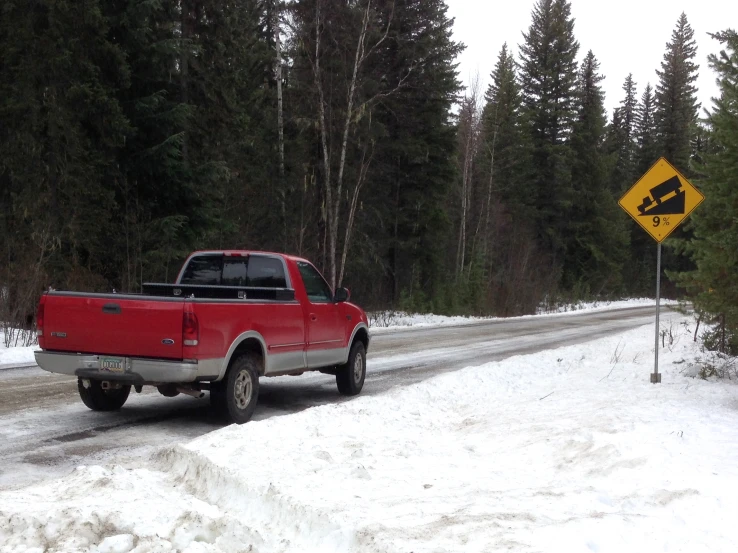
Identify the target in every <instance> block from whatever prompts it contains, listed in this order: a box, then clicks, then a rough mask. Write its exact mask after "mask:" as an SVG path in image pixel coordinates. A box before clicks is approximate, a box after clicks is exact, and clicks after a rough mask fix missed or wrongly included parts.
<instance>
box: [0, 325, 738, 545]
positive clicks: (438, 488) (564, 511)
mask: <svg viewBox="0 0 738 553" xmlns="http://www.w3.org/2000/svg"><path fill="white" fill-rule="evenodd" d="M689 321H690V320H689V319H686V318H684V319H683V318H680V317H678V316H671V319H669V316H668V315H667V317H666V320H665V321H664V320H662V324H664V325H665V328H666V329H671V330H672V335H674V336H675V338H674V339H673V341H672V343H671V344H669V337H668V336H667V337H666V338H665V342H666V347H664V348H663V349H661V350H660V355H661V369H662V371H663V372H664V375H663V383H662V384H661V385H652V384H650V383H649V378H648V374H649V372H650V371H651V370H652V365H653V328H652V327H644V328H642V329H639V330H635V331H632V332H627V333H624V334H621V335H619V336H614V337H611V338H607V339H604V340H598V341H595V342H590V343H587V344H584V345H579V346H572V347H566V348H561V349H557V350H552V351H548V352H543V353H539V354H535V355H528V356H521V357H515V358H511V359H508V360H505V361H502V362H499V363H490V364H488V365H484V366H481V367H475V368H468V369H464V370H462V371H458V372H452V373H447V374H444V375H442V376H438V377H435V378H432V379H429V380H427V381H425V382H423V383H421V384H416V385H413V386H409V387H402V388H395V389H393V390H392V391H390V392H388V393H386V394H383V395H377V396H371V395H366V396H360V397H358V398H353V399H351V400H349V401H344V402H341V403H336V404H333V405H327V406H320V407H315V408H312V409H308V410H305V411H302V412H300V413H297V414H294V415H290V416H282V417H275V418H273V419H269V420H265V421H260V422H252V423H249V424H247V425H244V426H241V427H236V426H231V427H227V428H224V429H223V430H219V431H217V432H213V433H211V434H208V435H206V436H203V437H202V438H199V439H197V440H194V441H193V442H190V443H187V444H182V445H179V446H176V447H174V448H167V449H163V450H161V451H160V452H158V453H157V454H156V455H155V456H154V457H153V458H152V459H151V462H150V464H149V465H147V466H142V467H141V468H139V469H136V470H126V469H123V468H121V467H116V466H109V467H80V468H78V469H77V470H76V471H74V472H73V473H72V474H71V475H69V476H68V477H66V478H64V479H62V480H60V481H56V482H52V483H47V484H44V485H38V486H35V487H30V488H26V489H23V490H19V491H12V492H4V493H2V494H0V551H2V552H6V551H24V550H27V551H31V550H35V551H44V550H47V551H109V552H121V553H123V552H127V551H136V552H145V551H170V550H171V551H173V550H178V551H192V552H195V551H223V552H229V553H230V552H236V551H255V552H260V553H272V552H290V553H292V552H294V553H297V552H310V551H315V552H334V551H335V552H338V551H341V552H359V553H361V552H370V551H371V552H383V551H386V552H395V551H397V552H405V553H409V552H414V553H421V552H428V553H431V552H432V553H438V552H446V551H449V552H450V551H454V552H457V551H458V552H493V551H546V552H558V551H560V552H562V553H563V552H565V553H576V552H580V551H581V552H590V551H598V552H607V551H612V552H618V553H621V552H626V551H627V552H639V551H643V552H649V553H651V552H653V551H687V552H690V553H695V552H711V553H715V552H726V553H727V552H731V553H733V552H734V551H735V550H736V544H737V543H738V525H736V524H735V520H736V517H737V516H738V462H736V461H737V460H738V386H736V385H735V384H734V382H732V381H704V380H701V379H699V378H693V377H692V376H693V375H694V372H695V367H694V365H693V363H694V360H695V359H696V357H697V356H699V355H701V354H700V352H699V351H698V349H697V347H696V345H695V344H694V343H693V341H692V338H691V336H690V335H689V334H688V330H687V329H686V328H685V327H684V326H682V325H681V324H680V323H684V324H689ZM370 370H371V365H370Z"/></svg>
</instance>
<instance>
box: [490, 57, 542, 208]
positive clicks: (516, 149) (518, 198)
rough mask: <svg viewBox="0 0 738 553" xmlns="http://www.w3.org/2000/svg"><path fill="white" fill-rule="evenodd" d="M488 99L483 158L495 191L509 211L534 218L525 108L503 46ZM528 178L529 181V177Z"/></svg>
mask: <svg viewBox="0 0 738 553" xmlns="http://www.w3.org/2000/svg"><path fill="white" fill-rule="evenodd" d="M491 78H492V82H491V83H490V85H489V88H488V90H487V93H486V94H485V99H486V101H487V103H486V105H485V107H484V114H483V128H484V133H483V134H484V137H485V144H484V148H483V151H482V152H481V155H482V156H483V157H485V158H488V160H489V162H488V163H486V164H484V166H485V168H486V171H488V176H489V184H490V186H491V190H493V191H494V193H495V194H496V195H499V197H500V198H502V199H503V201H504V202H505V204H506V205H507V208H508V209H509V210H510V211H511V212H512V213H516V214H518V215H520V216H526V215H528V216H529V215H530V208H531V197H532V194H531V190H530V189H529V188H527V187H528V186H529V185H530V175H526V170H527V168H528V167H529V163H528V161H527V159H526V156H527V154H528V153H529V152H528V148H527V147H526V143H525V135H524V132H523V122H522V116H521V110H522V105H523V99H522V93H521V89H520V84H519V83H518V78H517V71H516V67H515V60H514V58H513V56H512V55H511V54H510V52H509V51H508V47H507V44H503V46H502V49H501V50H500V53H499V56H498V58H497V64H496V65H495V68H494V70H493V71H492V75H491ZM526 177H527V178H526Z"/></svg>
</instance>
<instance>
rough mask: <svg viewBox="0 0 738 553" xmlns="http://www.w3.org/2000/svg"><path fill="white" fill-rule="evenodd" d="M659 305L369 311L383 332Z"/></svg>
mask: <svg viewBox="0 0 738 553" xmlns="http://www.w3.org/2000/svg"><path fill="white" fill-rule="evenodd" d="M678 303H679V302H677V301H674V300H663V299H662V300H661V305H662V306H667V305H678ZM651 306H653V308H654V309H655V308H656V300H655V299H653V298H634V299H629V300H618V301H599V302H589V303H584V302H582V303H577V304H572V305H563V306H560V307H559V308H557V310H556V311H552V312H541V313H539V314H537V315H523V316H521V317H508V318H506V319H502V318H500V317H447V316H445V315H434V314H420V313H405V312H402V311H395V312H393V311H380V312H375V313H369V323H370V327H371V331H372V332H375V333H378V334H381V333H383V332H388V331H392V330H398V329H402V328H407V327H439V326H456V325H464V324H475V323H482V322H485V321H499V320H510V319H527V318H530V317H547V316H560V315H565V314H568V315H576V314H580V313H594V312H599V311H612V310H615V309H627V308H632V307H651Z"/></svg>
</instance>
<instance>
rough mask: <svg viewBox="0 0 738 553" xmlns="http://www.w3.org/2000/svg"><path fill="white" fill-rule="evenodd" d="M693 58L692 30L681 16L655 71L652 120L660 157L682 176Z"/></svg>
mask: <svg viewBox="0 0 738 553" xmlns="http://www.w3.org/2000/svg"><path fill="white" fill-rule="evenodd" d="M696 55H697V43H696V42H695V40H694V31H693V30H692V27H691V26H690V24H689V22H688V21H687V16H686V14H684V13H682V14H681V16H680V17H679V20H678V21H677V25H676V28H675V29H674V31H673V32H672V35H671V41H670V42H668V43H667V45H666V53H665V54H664V61H662V62H661V70H660V71H657V73H658V76H659V84H658V85H657V87H656V94H655V103H656V109H655V111H654V120H655V123H656V130H657V136H658V144H659V149H660V155H663V156H664V157H666V159H667V160H669V161H670V162H671V163H672V164H674V165H675V166H676V167H677V169H679V170H680V171H682V172H685V173H687V172H689V158H690V153H691V148H690V142H691V139H692V135H693V133H694V130H695V129H694V127H695V124H696V122H697V110H698V108H699V104H698V103H697V88H696V87H695V85H694V83H695V81H696V80H697V69H698V67H699V66H698V65H696V64H695V63H694V58H695V56H696ZM654 161H655V160H654Z"/></svg>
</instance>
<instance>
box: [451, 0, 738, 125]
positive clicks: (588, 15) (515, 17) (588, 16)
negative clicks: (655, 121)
mask: <svg viewBox="0 0 738 553" xmlns="http://www.w3.org/2000/svg"><path fill="white" fill-rule="evenodd" d="M446 3H447V4H448V6H449V15H450V16H451V17H453V18H455V19H456V21H455V23H454V39H455V40H457V41H460V42H463V43H464V44H466V46H467V48H466V50H465V51H464V53H462V54H461V57H460V59H459V60H458V61H459V62H460V66H459V71H460V77H461V79H462V81H463V82H464V84H465V85H467V84H468V83H469V82H470V80H471V76H472V75H473V74H475V73H476V72H477V71H479V74H480V77H481V79H482V84H483V90H486V89H487V85H488V84H489V81H490V77H489V75H490V73H491V72H492V69H493V68H494V65H495V62H496V61H497V55H498V54H499V51H500V48H501V47H502V44H503V43H504V42H507V43H508V46H510V47H511V48H512V49H513V51H514V52H515V55H516V59H517V55H518V45H519V44H520V43H522V42H523V35H522V33H523V31H526V32H527V30H528V27H529V26H530V22H531V11H532V8H533V5H534V0H446ZM571 10H572V15H573V17H574V19H575V24H574V34H575V36H576V39H577V40H578V41H579V45H580V46H579V59H580V60H581V59H582V58H583V57H584V55H585V54H586V53H587V51H588V50H592V51H593V52H594V54H595V56H596V57H597V59H598V60H599V61H600V72H601V73H602V74H603V75H605V77H606V78H605V80H604V81H603V83H602V86H603V88H604V90H605V107H606V108H607V109H608V114H610V113H611V112H612V108H613V107H615V106H616V105H617V104H618V103H619V102H620V101H621V100H622V97H623V92H622V84H623V81H624V80H625V77H626V76H627V75H628V73H633V78H634V79H635V81H636V83H637V84H638V96H639V98H640V95H641V94H642V92H643V88H644V87H645V85H646V83H647V82H650V83H651V85H652V86H654V85H655V84H656V82H657V76H656V69H657V68H660V67H661V66H660V63H661V60H662V59H663V55H664V51H665V49H666V43H667V42H668V41H669V40H670V39H671V33H672V31H673V30H674V27H675V26H676V22H677V19H678V18H679V15H680V14H681V13H682V12H685V13H686V14H687V19H688V20H689V23H690V24H691V25H692V28H693V29H694V34H695V39H696V40H697V63H698V64H699V66H700V69H699V73H700V77H699V81H698V82H697V86H698V88H699V100H700V102H701V103H702V106H703V107H711V106H712V103H711V102H710V98H711V97H713V96H715V95H716V94H717V87H716V85H715V75H714V73H713V72H712V70H711V69H710V68H709V67H708V65H707V55H708V54H710V53H715V52H718V47H719V43H718V42H717V41H716V40H713V39H712V38H710V37H709V36H708V35H707V33H709V32H716V31H720V30H723V29H725V28H728V27H732V28H734V29H735V28H736V27H738V1H736V0H691V1H689V2H687V1H684V0H617V1H610V2H603V1H602V0H571Z"/></svg>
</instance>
